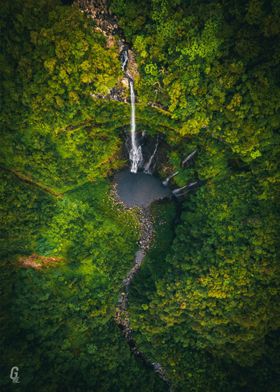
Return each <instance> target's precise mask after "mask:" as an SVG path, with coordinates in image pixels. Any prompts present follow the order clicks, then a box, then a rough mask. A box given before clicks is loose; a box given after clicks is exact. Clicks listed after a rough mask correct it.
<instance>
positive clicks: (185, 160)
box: [182, 150, 197, 166]
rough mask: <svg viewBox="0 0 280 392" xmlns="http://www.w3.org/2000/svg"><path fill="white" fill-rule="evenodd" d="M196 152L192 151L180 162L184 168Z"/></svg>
mask: <svg viewBox="0 0 280 392" xmlns="http://www.w3.org/2000/svg"><path fill="white" fill-rule="evenodd" d="M196 151H197V150H194V151H193V152H192V153H191V154H190V155H188V156H187V158H185V159H184V160H183V161H182V166H184V165H185V164H186V163H187V162H188V161H189V160H190V159H192V157H193V156H194V155H195V154H196Z"/></svg>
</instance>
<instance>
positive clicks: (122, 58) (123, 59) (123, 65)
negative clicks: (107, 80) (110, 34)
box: [121, 50, 128, 72]
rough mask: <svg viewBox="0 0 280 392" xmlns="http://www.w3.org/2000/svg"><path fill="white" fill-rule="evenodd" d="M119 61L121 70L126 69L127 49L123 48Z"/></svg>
mask: <svg viewBox="0 0 280 392" xmlns="http://www.w3.org/2000/svg"><path fill="white" fill-rule="evenodd" d="M121 63H122V70H123V72H124V71H125V69H126V66H127V63H128V54H127V50H123V51H122V53H121Z"/></svg>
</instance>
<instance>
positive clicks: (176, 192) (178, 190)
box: [172, 181, 198, 195]
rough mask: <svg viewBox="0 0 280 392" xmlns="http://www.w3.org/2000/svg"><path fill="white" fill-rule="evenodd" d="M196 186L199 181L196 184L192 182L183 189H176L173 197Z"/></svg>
mask: <svg viewBox="0 0 280 392" xmlns="http://www.w3.org/2000/svg"><path fill="white" fill-rule="evenodd" d="M196 184H198V181H194V182H190V183H189V184H187V185H185V186H182V187H181V188H176V189H174V190H173V191H172V193H173V195H178V193H180V192H181V191H183V190H184V189H186V188H187V189H189V188H192V187H193V186H195V185H196Z"/></svg>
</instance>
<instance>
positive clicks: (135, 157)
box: [129, 78, 143, 173]
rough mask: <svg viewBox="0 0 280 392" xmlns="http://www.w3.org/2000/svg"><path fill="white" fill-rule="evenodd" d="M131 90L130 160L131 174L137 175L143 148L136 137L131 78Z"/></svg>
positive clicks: (130, 82) (131, 82)
mask: <svg viewBox="0 0 280 392" xmlns="http://www.w3.org/2000/svg"><path fill="white" fill-rule="evenodd" d="M129 88H130V104H131V116H130V139H131V148H130V151H129V159H130V161H131V168H130V171H131V173H137V171H138V167H139V166H140V165H141V163H142V160H143V156H142V149H141V146H140V145H138V142H137V135H136V121H135V93H134V86H133V80H132V79H131V78H129Z"/></svg>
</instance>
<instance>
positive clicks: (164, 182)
mask: <svg viewBox="0 0 280 392" xmlns="http://www.w3.org/2000/svg"><path fill="white" fill-rule="evenodd" d="M178 173H179V170H178V171H176V172H175V173H172V174H171V175H170V176H169V177H167V179H166V180H164V181H163V182H162V185H164V186H167V185H168V183H169V181H170V180H171V178H173V177H175V176H177V174H178Z"/></svg>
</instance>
